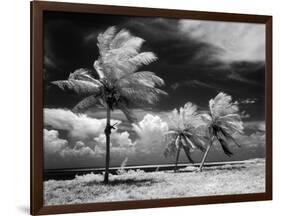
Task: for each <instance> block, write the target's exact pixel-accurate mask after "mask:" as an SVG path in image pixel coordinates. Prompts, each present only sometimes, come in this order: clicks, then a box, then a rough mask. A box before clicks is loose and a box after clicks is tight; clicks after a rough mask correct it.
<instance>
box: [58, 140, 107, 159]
mask: <svg viewBox="0 0 281 216" xmlns="http://www.w3.org/2000/svg"><path fill="white" fill-rule="evenodd" d="M59 154H60V156H61V157H63V158H66V159H68V160H72V161H73V159H75V158H77V159H80V158H82V157H88V158H91V157H100V156H101V155H100V152H99V151H96V149H95V151H94V150H92V149H91V148H90V147H89V146H86V145H85V144H84V143H83V142H82V141H77V142H76V144H75V146H74V147H73V148H70V147H67V148H64V149H62V151H60V153H59Z"/></svg>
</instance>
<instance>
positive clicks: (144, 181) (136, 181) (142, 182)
mask: <svg viewBox="0 0 281 216" xmlns="http://www.w3.org/2000/svg"><path fill="white" fill-rule="evenodd" d="M158 182H159V181H156V180H155V179H152V178H148V179H113V180H109V183H108V184H105V183H104V182H100V181H92V182H87V183H85V186H93V185H109V186H119V185H128V186H129V185H135V186H143V185H147V186H148V185H152V184H154V183H158Z"/></svg>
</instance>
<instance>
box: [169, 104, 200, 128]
mask: <svg viewBox="0 0 281 216" xmlns="http://www.w3.org/2000/svg"><path fill="white" fill-rule="evenodd" d="M169 120H170V121H169V123H170V128H171V129H174V130H180V131H184V130H185V131H187V130H192V129H193V128H196V127H198V126H200V125H202V124H203V121H202V119H201V117H200V115H199V114H198V113H197V106H196V105H194V104H192V103H190V102H188V103H186V104H185V105H184V107H181V108H180V109H179V110H177V109H174V110H173V111H172V113H171V114H170V115H169Z"/></svg>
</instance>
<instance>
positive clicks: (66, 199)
mask: <svg viewBox="0 0 281 216" xmlns="http://www.w3.org/2000/svg"><path fill="white" fill-rule="evenodd" d="M102 181H103V176H102V175H100V174H87V175H84V176H76V178H75V179H73V180H60V181H55V180H49V181H46V182H44V202H45V205H59V204H76V203H88V202H108V201H124V200H142V199H159V198H178V197H195V196H207V195H208V196H209V195H225V194H243V193H258V192H264V191H265V161H264V160H263V159H258V160H252V163H245V164H243V165H241V164H240V165H223V166H217V167H209V168H205V169H204V171H203V172H201V173H200V172H195V171H194V167H187V168H185V169H181V170H179V171H178V172H177V173H174V172H173V171H161V172H147V173H146V172H144V171H141V170H138V171H128V172H121V173H120V174H119V175H111V176H110V184H109V185H104V184H103V183H102Z"/></svg>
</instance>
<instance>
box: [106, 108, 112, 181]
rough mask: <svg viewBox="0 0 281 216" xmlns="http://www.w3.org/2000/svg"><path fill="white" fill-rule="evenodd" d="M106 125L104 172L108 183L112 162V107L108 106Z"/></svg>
mask: <svg viewBox="0 0 281 216" xmlns="http://www.w3.org/2000/svg"><path fill="white" fill-rule="evenodd" d="M106 114H107V115H106V127H105V129H104V133H105V138H106V155H105V173H104V183H105V184H108V175H109V162H110V133H111V125H110V108H109V107H107V110H106Z"/></svg>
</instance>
